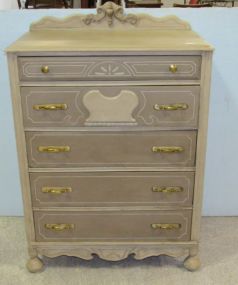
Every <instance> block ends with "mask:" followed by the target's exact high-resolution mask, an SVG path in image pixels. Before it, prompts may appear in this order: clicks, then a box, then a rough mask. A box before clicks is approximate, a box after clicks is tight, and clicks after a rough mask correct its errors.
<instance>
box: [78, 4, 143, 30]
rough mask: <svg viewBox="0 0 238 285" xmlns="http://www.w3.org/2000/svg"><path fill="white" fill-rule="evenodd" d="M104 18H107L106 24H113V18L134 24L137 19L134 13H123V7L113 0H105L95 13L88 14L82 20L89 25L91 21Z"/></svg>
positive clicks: (99, 20) (98, 20)
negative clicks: (107, 0)
mask: <svg viewBox="0 0 238 285" xmlns="http://www.w3.org/2000/svg"><path fill="white" fill-rule="evenodd" d="M104 18H107V22H108V25H109V26H111V25H112V24H113V18H115V19H117V20H118V21H120V22H122V23H130V24H131V25H135V24H136V23H137V21H138V18H137V16H136V15H133V14H128V15H124V14H123V7H121V6H118V5H116V4H115V3H113V2H106V3H105V4H104V5H103V6H100V7H98V8H97V14H96V15H94V14H89V15H87V16H86V17H85V18H83V19H82V21H83V22H84V23H85V25H90V24H91V23H95V22H101V21H102V20H103V19H104Z"/></svg>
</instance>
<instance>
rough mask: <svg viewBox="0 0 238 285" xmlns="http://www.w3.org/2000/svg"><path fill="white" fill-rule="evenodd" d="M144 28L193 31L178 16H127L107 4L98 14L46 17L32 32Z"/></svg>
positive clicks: (114, 6)
mask: <svg viewBox="0 0 238 285" xmlns="http://www.w3.org/2000/svg"><path fill="white" fill-rule="evenodd" d="M125 26H126V28H143V29H146V28H147V29H156V30H171V29H172V30H191V27H190V25H189V24H188V23H187V22H185V21H182V20H180V19H179V18H178V17H176V16H166V17H161V18H156V17H152V16H150V15H147V14H136V15H135V14H125V13H124V10H123V7H122V6H118V5H117V4H115V3H113V2H106V3H105V4H104V5H102V6H99V7H98V8H97V14H89V15H80V14H78V15H77V14H76V15H72V16H68V17H65V18H63V19H59V18H56V17H44V18H42V19H41V20H39V21H38V22H35V23H32V24H31V26H30V30H31V31H37V30H57V29H64V30H65V29H70V30H72V29H73V30H74V29H90V28H93V29H95V28H96V29H98V28H103V29H105V28H108V27H109V28H110V27H113V28H121V27H125Z"/></svg>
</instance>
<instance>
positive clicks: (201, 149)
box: [191, 53, 212, 240]
mask: <svg viewBox="0 0 238 285" xmlns="http://www.w3.org/2000/svg"><path fill="white" fill-rule="evenodd" d="M211 67H212V54H211V53H204V56H203V63H202V85H201V88H202V90H201V94H200V95H201V97H200V116H199V130H198V137H197V154H198V155H197V161H196V178H195V192H194V201H195V203H194V211H193V220H192V233H191V239H192V240H198V239H199V233H200V221H201V210H202V199H203V184H204V173H205V162H206V144H207V127H208V113H209V95H210V82H211Z"/></svg>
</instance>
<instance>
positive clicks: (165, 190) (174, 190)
mask: <svg viewBox="0 0 238 285" xmlns="http://www.w3.org/2000/svg"><path fill="white" fill-rule="evenodd" d="M151 190H152V192H160V193H178V192H183V187H180V186H153V187H152V189H151Z"/></svg>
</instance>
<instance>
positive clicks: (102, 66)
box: [18, 56, 201, 81]
mask: <svg viewBox="0 0 238 285" xmlns="http://www.w3.org/2000/svg"><path fill="white" fill-rule="evenodd" d="M18 66H19V76H20V80H21V81H49V80H51V81H52V80H56V81H57V80H60V81H62V80H157V79H161V80H182V79H186V80H197V79H200V73H201V56H139V57H136V56H118V57H112V56H104V57H102V56H100V57H87V56H83V57H19V59H18Z"/></svg>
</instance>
